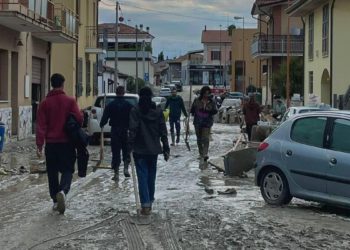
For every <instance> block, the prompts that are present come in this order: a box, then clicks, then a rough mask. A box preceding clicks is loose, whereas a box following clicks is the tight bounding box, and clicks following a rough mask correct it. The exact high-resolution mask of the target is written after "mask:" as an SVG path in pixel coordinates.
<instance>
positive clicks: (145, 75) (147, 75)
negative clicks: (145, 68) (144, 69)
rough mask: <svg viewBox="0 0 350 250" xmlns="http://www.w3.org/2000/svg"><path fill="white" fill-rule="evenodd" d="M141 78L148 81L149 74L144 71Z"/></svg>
mask: <svg viewBox="0 0 350 250" xmlns="http://www.w3.org/2000/svg"><path fill="white" fill-rule="evenodd" d="M143 80H144V81H145V82H148V81H149V74H148V73H145V74H144V76H143Z"/></svg>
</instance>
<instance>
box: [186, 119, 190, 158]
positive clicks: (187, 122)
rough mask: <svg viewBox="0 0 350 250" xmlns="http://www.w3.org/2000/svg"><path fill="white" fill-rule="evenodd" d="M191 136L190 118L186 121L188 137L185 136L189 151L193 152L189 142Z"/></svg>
mask: <svg viewBox="0 0 350 250" xmlns="http://www.w3.org/2000/svg"><path fill="white" fill-rule="evenodd" d="M189 135H190V118H189V117H188V118H187V120H186V136H185V143H186V147H187V149H188V151H191V147H190V143H189V142H188V137H189Z"/></svg>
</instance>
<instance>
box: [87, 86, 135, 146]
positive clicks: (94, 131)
mask: <svg viewBox="0 0 350 250" xmlns="http://www.w3.org/2000/svg"><path fill="white" fill-rule="evenodd" d="M116 97H117V96H116V94H114V93H110V94H107V95H106V106H107V105H108V104H109V103H110V102H112V101H113V100H115V98H116ZM123 98H125V100H127V101H128V102H129V103H131V104H132V105H133V106H136V105H137V103H138V100H139V96H138V95H134V94H125V95H124V97H123ZM103 102H104V95H100V96H98V97H97V98H96V100H95V103H94V105H93V106H92V107H91V111H90V113H89V120H88V129H87V130H88V134H89V136H90V142H91V144H99V141H100V137H101V128H100V121H101V118H102V114H103V107H104V105H103ZM103 133H104V137H110V134H111V127H110V126H109V124H108V123H107V124H106V125H105V126H104V127H103Z"/></svg>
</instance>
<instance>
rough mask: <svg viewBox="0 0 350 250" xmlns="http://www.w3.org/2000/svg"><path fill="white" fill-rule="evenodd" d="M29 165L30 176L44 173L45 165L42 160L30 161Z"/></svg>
mask: <svg viewBox="0 0 350 250" xmlns="http://www.w3.org/2000/svg"><path fill="white" fill-rule="evenodd" d="M29 164H30V173H31V174H43V173H46V164H45V161H44V160H31V161H30V163H29Z"/></svg>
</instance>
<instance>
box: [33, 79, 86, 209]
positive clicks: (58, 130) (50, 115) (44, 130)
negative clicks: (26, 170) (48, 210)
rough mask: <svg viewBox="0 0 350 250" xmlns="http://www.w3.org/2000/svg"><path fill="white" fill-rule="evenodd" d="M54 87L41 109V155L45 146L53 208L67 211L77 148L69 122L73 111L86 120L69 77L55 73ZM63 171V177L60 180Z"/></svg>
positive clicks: (79, 119)
mask: <svg viewBox="0 0 350 250" xmlns="http://www.w3.org/2000/svg"><path fill="white" fill-rule="evenodd" d="M50 81H51V86H52V88H53V89H52V90H51V91H50V92H49V93H48V94H47V96H46V98H45V99H44V100H43V101H42V102H41V103H40V105H39V109H38V112H37V124H36V145H37V155H38V157H39V158H41V157H42V154H43V153H42V151H43V147H44V145H45V157H46V168H47V176H48V182H49V191H50V196H51V199H52V201H53V203H54V205H53V210H57V211H58V212H60V213H61V214H63V213H64V212H65V209H66V205H65V200H66V195H67V194H68V192H69V190H70V186H71V183H72V177H73V173H74V164H75V161H76V151H75V146H74V145H73V143H71V142H70V141H69V138H68V135H67V133H66V131H65V124H66V121H67V118H68V117H69V115H70V114H73V115H74V117H75V119H76V120H77V122H78V123H79V124H80V125H81V124H82V123H83V114H82V113H81V112H80V110H79V107H78V105H77V103H76V101H75V99H74V98H72V97H69V96H67V95H66V94H65V92H64V91H63V89H64V82H65V79H64V77H63V75H61V74H53V75H52V76H51V79H50ZM59 173H61V179H60V180H59V178H58V177H59Z"/></svg>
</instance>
